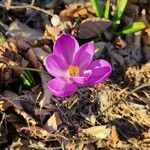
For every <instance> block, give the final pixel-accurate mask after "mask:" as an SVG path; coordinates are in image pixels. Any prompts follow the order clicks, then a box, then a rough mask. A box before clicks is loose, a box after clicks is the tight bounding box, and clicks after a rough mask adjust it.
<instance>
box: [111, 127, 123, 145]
mask: <svg viewBox="0 0 150 150" xmlns="http://www.w3.org/2000/svg"><path fill="white" fill-rule="evenodd" d="M118 143H120V144H121V141H120V140H119V137H118V133H117V129H116V127H115V126H112V130H111V134H110V144H111V146H113V147H114V148H117V147H118ZM120 144H119V146H120Z"/></svg>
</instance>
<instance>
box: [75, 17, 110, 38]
mask: <svg viewBox="0 0 150 150" xmlns="http://www.w3.org/2000/svg"><path fill="white" fill-rule="evenodd" d="M111 24H112V21H110V20H103V19H101V18H98V17H94V18H89V19H86V20H84V21H83V22H81V24H80V26H79V29H78V34H77V37H78V38H80V39H89V38H93V37H95V36H98V35H99V34H101V33H103V32H104V31H105V30H106V29H108V28H109V27H110V25H111Z"/></svg>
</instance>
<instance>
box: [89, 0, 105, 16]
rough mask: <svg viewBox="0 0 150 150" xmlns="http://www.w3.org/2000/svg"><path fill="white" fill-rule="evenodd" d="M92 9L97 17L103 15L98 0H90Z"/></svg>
mask: <svg viewBox="0 0 150 150" xmlns="http://www.w3.org/2000/svg"><path fill="white" fill-rule="evenodd" d="M90 2H91V5H92V8H93V10H94V11H95V14H96V16H97V17H101V18H102V17H103V7H102V5H101V4H100V1H99V0H90Z"/></svg>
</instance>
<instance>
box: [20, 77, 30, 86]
mask: <svg viewBox="0 0 150 150" xmlns="http://www.w3.org/2000/svg"><path fill="white" fill-rule="evenodd" d="M20 77H21V80H22V81H23V85H24V86H26V87H31V83H30V82H29V80H28V79H26V77H25V75H24V74H21V75H20Z"/></svg>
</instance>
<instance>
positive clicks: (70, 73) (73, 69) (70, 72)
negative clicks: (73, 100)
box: [68, 65, 79, 76]
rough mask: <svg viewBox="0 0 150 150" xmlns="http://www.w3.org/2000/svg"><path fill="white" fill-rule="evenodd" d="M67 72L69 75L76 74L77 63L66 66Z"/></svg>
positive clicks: (77, 71) (77, 70) (77, 69)
mask: <svg viewBox="0 0 150 150" xmlns="http://www.w3.org/2000/svg"><path fill="white" fill-rule="evenodd" d="M68 72H69V75H70V76H74V75H77V74H78V73H79V67H78V66H77V65H76V66H72V65H70V66H69V67H68Z"/></svg>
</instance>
